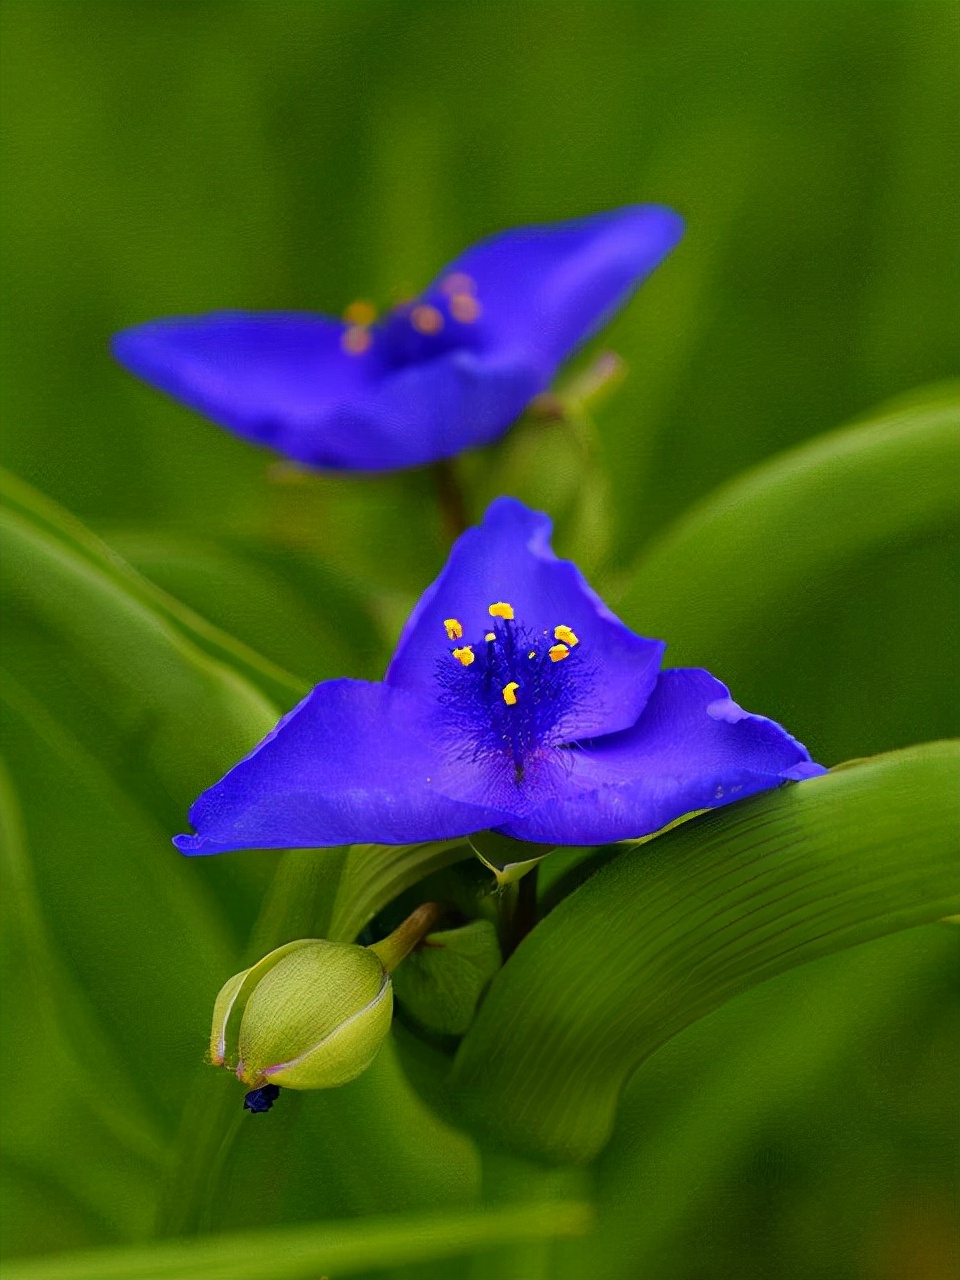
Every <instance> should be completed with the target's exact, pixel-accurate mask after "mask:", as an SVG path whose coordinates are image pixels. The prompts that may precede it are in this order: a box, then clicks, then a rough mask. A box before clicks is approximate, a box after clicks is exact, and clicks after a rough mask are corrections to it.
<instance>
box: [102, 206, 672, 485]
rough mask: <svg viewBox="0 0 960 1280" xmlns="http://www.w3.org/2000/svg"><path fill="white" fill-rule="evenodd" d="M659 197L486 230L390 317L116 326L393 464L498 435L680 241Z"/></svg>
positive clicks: (296, 430)
mask: <svg viewBox="0 0 960 1280" xmlns="http://www.w3.org/2000/svg"><path fill="white" fill-rule="evenodd" d="M682 230H683V224H682V221H681V219H680V218H679V217H678V215H677V214H675V213H673V212H671V211H670V210H669V209H663V208H660V207H658V206H656V205H634V206H629V207H627V208H625V209H618V210H615V211H613V212H610V213H601V214H597V215H595V216H593V217H588V218H582V219H579V220H576V221H571V222H559V223H554V224H550V225H546V226H536V227H522V228H518V229H516V230H512V231H505V232H503V233H502V234H500V235H496V236H492V237H490V238H489V239H487V240H481V241H480V242H479V243H478V244H476V245H474V246H473V247H472V248H470V249H467V250H466V251H465V252H464V253H463V254H461V255H460V257H459V258H457V259H455V261H453V262H452V263H450V265H449V266H448V267H446V268H444V270H443V271H442V272H441V273H440V275H439V276H438V277H437V278H436V279H435V280H434V281H433V283H432V284H431V285H429V286H428V288H427V289H426V290H425V291H424V293H422V294H421V295H420V297H418V298H415V299H414V300H413V301H412V302H408V303H404V304H403V305H402V306H400V307H397V308H396V309H395V310H393V311H391V312H390V313H389V314H387V315H385V316H384V317H383V319H380V320H378V319H377V317H376V312H375V310H374V308H373V307H372V306H371V305H370V304H369V303H353V304H352V305H351V306H350V307H348V308H347V311H346V314H345V317H344V319H343V320H342V321H341V320H336V319H331V318H329V317H327V316H321V315H313V314H310V313H307V312H263V313H256V312H242V311H231V312H226V311H224V312H214V313H212V314H210V315H201V316H183V317H176V318H171V319H164V320H154V321H151V322H149V323H147V324H141V325H137V326H135V327H134V328H131V329H126V330H124V331H123V332H122V333H119V334H117V336H116V337H115V338H114V340H113V353H114V355H115V356H116V358H117V360H119V362H120V363H121V364H122V365H124V367H125V368H127V369H129V370H130V371H131V372H132V373H135V374H137V376H138V377H140V378H142V379H143V380H144V381H145V382H149V383H151V384H152V385H153V386H155V387H158V388H159V389H160V390H161V391H166V392H167V393H168V394H169V395H171V396H174V397H175V398H176V399H178V400H182V401H183V402H184V404H187V405H189V406H190V408H192V409H196V410H197V411H198V412H199V413H202V414H204V415H205V416H206V417H208V418H211V419H212V420H213V421H214V422H217V423H219V424H220V425H221V426H223V427H227V428H228V429H229V430H230V431H233V432H235V433H236V434H237V435H240V436H243V437H244V438H245V439H248V440H253V441H255V442H256V443H258V444H263V445H268V446H269V447H270V448H272V449H276V450H277V451H278V452H280V453H282V454H285V455H286V456H287V457H288V458H292V459H294V460H295V461H296V462H299V463H303V464H305V465H307V466H310V467H322V468H336V469H345V470H355V471H387V470H395V469H397V468H401V467H410V466H416V465H419V464H421V463H427V462H433V461H435V460H436V459H439V458H446V457H450V456H452V455H453V454H456V453H459V452H460V451H461V450H463V449H468V448H470V447H472V446H475V445H482V444H486V443H488V442H489V441H491V440H494V439H496V438H497V436H499V435H501V434H502V433H503V432H504V431H505V430H506V429H507V428H508V427H509V426H510V424H511V423H512V422H513V421H514V420H515V419H516V418H517V417H519V415H520V414H521V413H522V412H523V410H524V408H525V406H526V405H527V404H528V403H529V401H530V400H531V399H532V398H533V397H534V396H536V395H537V394H539V393H540V392H542V391H544V390H545V389H546V388H547V387H548V386H549V385H550V383H551V381H552V379H553V376H554V374H555V373H556V371H557V369H558V367H559V366H560V364H562V362H563V361H564V360H565V359H566V358H567V357H568V356H569V355H570V353H571V352H572V351H573V350H574V349H575V348H576V347H577V346H578V345H579V344H580V343H581V342H583V341H584V339H586V338H588V337H589V336H590V335H591V334H592V333H594V332H595V331H596V330H597V329H598V328H599V327H600V326H601V325H602V324H603V323H604V321H605V320H607V319H608V318H609V317H610V316H611V315H612V314H613V312H614V311H616V309H617V308H618V307H620V306H621V305H622V304H623V303H624V302H625V301H626V300H627V298H629V296H630V294H631V293H632V292H633V290H634V289H635V288H636V287H637V285H639V284H640V282H641V281H642V280H643V279H644V277H645V276H646V275H648V274H649V272H650V271H652V270H653V268H654V267H655V266H657V264H658V263H659V262H660V261H661V260H662V259H663V258H664V257H665V256H666V254H667V253H668V252H669V251H670V250H671V249H672V248H673V246H674V245H675V244H676V243H677V241H678V240H679V239H680V236H681V234H682Z"/></svg>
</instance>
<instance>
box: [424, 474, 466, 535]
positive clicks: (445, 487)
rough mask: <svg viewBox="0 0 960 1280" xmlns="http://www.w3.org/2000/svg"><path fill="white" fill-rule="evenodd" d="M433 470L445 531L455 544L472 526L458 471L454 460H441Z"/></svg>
mask: <svg viewBox="0 0 960 1280" xmlns="http://www.w3.org/2000/svg"><path fill="white" fill-rule="evenodd" d="M431 470H432V471H433V478H434V482H435V483H436V486H437V501H438V502H439V504H440V513H441V515H442V516H443V525H444V531H445V533H446V534H447V537H448V538H449V539H450V541H451V542H453V541H454V540H455V539H456V538H459V537H460V535H461V533H463V532H464V531H465V530H466V529H467V528H469V525H470V517H469V516H468V515H467V504H466V500H465V499H464V495H463V489H462V488H461V486H460V481H459V479H458V478H457V469H456V466H455V465H454V462H453V459H452V458H441V459H440V461H439V462H435V463H434V464H433V467H432V468H431Z"/></svg>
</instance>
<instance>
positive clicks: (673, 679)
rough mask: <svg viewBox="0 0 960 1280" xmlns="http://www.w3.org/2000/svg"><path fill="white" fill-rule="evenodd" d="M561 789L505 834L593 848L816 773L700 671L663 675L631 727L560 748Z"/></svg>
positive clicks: (786, 740) (780, 733)
mask: <svg viewBox="0 0 960 1280" xmlns="http://www.w3.org/2000/svg"><path fill="white" fill-rule="evenodd" d="M564 754H565V755H566V756H567V757H568V760H567V770H566V776H565V779H564V782H563V784H562V791H561V790H560V788H559V787H558V788H557V793H555V794H554V795H552V796H551V797H550V800H549V803H547V804H544V805H542V806H541V807H540V808H538V809H536V810H534V811H533V812H532V813H530V814H529V815H528V816H526V817H524V818H522V819H520V820H519V821H514V822H512V823H506V824H504V825H503V826H502V827H501V828H500V830H501V831H502V832H503V833H504V834H505V835H510V836H514V837H516V838H517V839H521V840H533V841H536V842H538V843H544V844H551V843H552V844H572V845H576V844H603V843H607V842H609V841H613V840H627V839H631V838H635V837H638V836H643V835H649V834H650V833H651V832H654V831H659V830H660V828H661V827H665V826H666V825H667V824H668V823H670V822H673V821H674V820H675V819H677V818H680V817H682V816H683V815H684V814H687V813H692V812H694V811H695V810H698V809H715V808H718V807H719V806H721V805H725V804H730V803H731V801H734V800H740V799H742V798H743V797H744V796H749V795H752V794H753V793H754V792H756V791H764V790H767V789H768V788H770V787H776V786H779V785H780V784H781V783H783V782H784V781H788V780H793V779H800V778H806V777H813V776H815V775H816V774H819V773H824V772H825V770H824V769H823V768H821V766H819V765H816V764H814V763H813V762H812V761H811V760H810V755H809V753H808V752H807V750H806V748H805V747H803V746H802V745H801V744H800V743H799V742H797V741H796V740H795V739H794V738H792V737H791V736H790V735H789V734H788V733H787V732H786V731H785V730H784V729H782V728H781V727H780V726H779V725H778V724H776V723H775V722H774V721H773V720H767V719H766V718H765V717H763V716H756V715H750V714H749V713H748V712H745V711H743V710H741V708H739V707H738V706H737V705H736V703H734V702H733V701H732V699H731V698H730V694H729V691H728V690H727V688H726V687H725V686H724V685H722V684H721V683H720V681H719V680H715V679H714V678H713V676H711V675H710V674H709V673H708V672H706V671H700V670H697V669H680V670H672V671H664V672H662V673H661V675H660V679H659V680H658V681H657V686H656V689H655V690H654V692H653V694H652V695H651V697H650V700H649V702H648V703H647V706H646V709H645V710H644V713H643V715H642V716H641V717H640V719H639V720H638V722H637V723H636V724H635V725H634V726H633V728H631V729H628V730H626V731H625V732H623V733H617V734H613V735H611V736H609V737H607V738H601V739H598V740H596V741H593V742H588V743H584V744H583V746H582V749H572V750H569V751H567V752H565V753H564Z"/></svg>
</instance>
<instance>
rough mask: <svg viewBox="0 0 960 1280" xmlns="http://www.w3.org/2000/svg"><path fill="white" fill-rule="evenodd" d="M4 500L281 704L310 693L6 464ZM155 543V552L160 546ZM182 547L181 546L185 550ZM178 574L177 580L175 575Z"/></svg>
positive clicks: (0, 486)
mask: <svg viewBox="0 0 960 1280" xmlns="http://www.w3.org/2000/svg"><path fill="white" fill-rule="evenodd" d="M0 501H2V502H3V505H4V507H5V508H7V510H8V511H10V512H11V513H15V514H16V515H18V516H20V518H21V519H22V520H24V521H25V522H26V523H27V524H28V525H30V526H31V527H32V528H33V529H34V530H36V531H42V532H44V533H46V534H47V535H48V536H49V537H50V538H51V539H52V541H53V542H55V543H58V544H60V546H61V547H63V548H64V549H67V550H68V551H69V552H70V553H71V554H72V555H74V556H76V557H79V558H82V559H84V560H86V561H87V562H88V563H89V565H90V566H91V567H92V568H93V569H94V570H95V571H96V572H97V573H99V574H103V575H105V576H106V577H108V578H109V579H110V580H111V581H112V582H113V583H114V584H115V585H116V586H117V587H118V588H119V589H120V590H121V592H122V593H123V594H124V595H125V596H128V597H132V598H133V599H135V600H137V601H139V602H140V603H141V604H142V605H144V606H145V608H146V609H148V610H150V611H152V612H154V613H156V614H158V615H159V616H160V617H161V618H164V619H165V620H167V621H168V622H169V623H171V624H172V625H173V626H174V627H175V628H176V629H177V630H178V631H179V632H181V633H182V634H183V635H185V636H187V637H189V639H190V640H191V641H192V642H193V643H194V644H195V645H196V646H197V647H198V648H199V649H202V650H203V651H204V652H205V653H207V654H209V655H210V656H211V657H213V658H216V659H218V660H220V661H221V662H224V663H225V664H226V665H227V666H228V667H230V668H233V669H235V670H237V671H239V672H242V674H243V675H245V676H246V677H247V678H248V679H249V680H251V681H252V682H253V683H254V684H255V685H256V686H257V687H258V688H260V689H262V690H263V691H264V693H265V694H266V695H267V696H268V697H270V698H273V699H275V700H276V701H277V703H278V705H280V706H283V707H284V708H286V707H287V706H289V705H290V704H291V701H292V700H293V699H296V698H300V697H302V696H303V694H304V693H306V691H307V687H308V686H307V685H306V684H304V683H303V682H302V681H301V680H298V679H297V678H296V677H295V676H292V675H289V674H288V673H287V672H286V671H284V670H283V669H282V668H281V667H279V666H277V665H276V664H275V663H272V662H269V661H268V660H266V659H265V658H263V657H261V655H260V654H259V653H255V652H254V651H253V649H251V648H249V647H248V646H247V645H245V644H243V643H242V642H241V641H239V640H237V639H236V638H235V637H234V636H233V635H231V634H228V633H227V632H226V631H223V630H221V629H220V628H219V627H216V626H214V625H212V624H211V623H210V622H208V621H207V620H206V618H205V617H201V615H200V614H199V613H195V612H194V611H193V610H192V609H190V608H188V607H187V606H186V605H185V604H183V603H182V602H181V600H180V599H179V598H175V597H174V596H172V595H168V594H167V592H166V591H163V590H161V588H160V587H158V586H155V585H154V584H153V583H152V582H148V581H147V579H146V578H144V577H141V575H140V574H139V573H137V572H136V571H135V570H134V569H132V568H131V567H130V565H129V564H128V563H127V562H126V561H125V560H123V559H122V558H121V556H119V555H117V553H116V552H115V551H114V550H113V549H112V548H111V547H109V546H107V544H106V543H105V542H103V541H102V540H101V539H100V538H98V537H97V536H96V534H94V533H92V532H91V531H90V530H89V529H87V528H86V527H85V526H84V525H83V524H81V523H80V521H79V520H77V519H76V518H75V517H74V516H72V515H71V514H70V513H69V512H68V511H65V510H64V509H63V507H59V506H57V504H56V503H55V502H51V501H50V499H49V498H47V497H45V496H44V495H43V494H41V493H38V492H37V490H36V489H33V488H31V487H30V485H28V484H26V483H25V482H24V481H23V480H21V479H20V478H19V477H17V476H14V475H12V474H11V473H10V472H9V471H4V470H3V469H2V468H0ZM133 545H134V548H135V549H136V550H138V551H139V552H140V553H141V554H142V555H143V556H144V558H145V560H146V561H147V564H148V565H150V566H151V567H152V565H153V561H152V560H151V558H150V556H149V555H148V553H147V550H146V548H144V546H143V536H142V535H141V538H140V539H138V540H135V541H134V542H133ZM150 545H151V549H153V550H154V553H155V554H156V551H157V549H156V548H154V547H153V545H152V544H150ZM175 545H176V544H175ZM163 550H164V551H165V552H166V553H167V555H166V561H165V563H166V564H167V565H168V566H169V567H168V572H170V570H171V569H173V568H175V566H176V556H175V554H173V548H171V547H170V546H166V547H164V548H163ZM183 551H184V549H183V548H181V554H183ZM190 552H191V553H192V555H193V557H194V564H196V560H197V559H198V548H197V547H196V546H191V547H190ZM171 561H172V562H173V563H172V564H171ZM174 580H175V581H178V579H176V578H175V579H174Z"/></svg>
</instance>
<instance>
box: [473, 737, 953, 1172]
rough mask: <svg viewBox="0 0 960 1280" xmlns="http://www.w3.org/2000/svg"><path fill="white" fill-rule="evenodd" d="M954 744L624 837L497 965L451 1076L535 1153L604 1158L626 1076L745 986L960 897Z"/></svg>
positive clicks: (481, 1124)
mask: <svg viewBox="0 0 960 1280" xmlns="http://www.w3.org/2000/svg"><path fill="white" fill-rule="evenodd" d="M957 763H958V751H957V745H956V744H953V743H932V744H927V745H925V746H921V747H914V748H910V749H908V750H906V751H900V752H894V753H891V754H890V755H887V756H881V757H878V758H876V759H873V760H867V761H862V762H857V763H855V764H852V765H850V766H848V767H845V768H841V769H838V770H836V771H834V772H833V773H831V774H828V775H825V776H824V777H821V778H816V779H812V780H810V781H808V782H805V783H802V784H800V785H799V786H792V787H787V788H783V789H781V790H778V791H774V792H768V793H766V794H764V795H762V796H759V797H756V798H752V799H751V800H749V801H745V802H743V803H742V804H738V805H735V806H732V807H731V808H728V809H724V810H718V811H716V812H714V813H711V814H706V815H703V816H702V817H701V818H698V819H694V820H693V821H691V822H690V823H687V824H686V825H685V826H682V827H678V828H676V829H675V830H673V831H671V832H669V833H668V834H666V835H665V836H663V837H662V838H661V839H659V840H656V841H653V842H651V843H650V844H648V845H646V846H645V847H644V848H643V849H641V850H637V851H629V850H627V851H625V852H624V854H623V855H622V856H621V857H619V858H617V859H616V860H615V861H614V862H612V863H610V864H609V865H608V866H606V867H604V868H603V869H602V870H601V871H599V872H598V873H597V875H596V876H594V877H593V878H592V879H591V880H588V881H587V882H586V883H585V884H584V885H582V886H581V887H580V888H579V889H578V890H577V891H576V892H575V893H573V894H571V895H570V897H569V898H567V899H566V900H565V901H564V902H562V903H561V904H560V906H558V907H557V908H556V909H555V910H554V912H553V913H552V914H551V915H549V916H548V917H547V918H546V920H544V921H543V922H542V923H541V924H540V925H539V926H538V927H537V928H536V929H535V930H534V931H533V932H532V933H531V934H530V935H529V937H528V938H527V939H526V940H525V941H524V943H523V944H522V945H521V947H520V948H519V950H518V951H517V952H516V954H515V955H514V956H513V958H512V959H511V961H510V963H509V964H508V965H506V966H505V967H504V969H503V970H502V971H501V973H500V974H499V975H498V977H497V978H496V979H495V980H494V982H493V985H492V987H491V990H490V994H489V996H488V998H487V1001H486V1003H485V1004H484V1006H483V1008H482V1009H481V1011H480V1015H479V1017H478V1019H477V1021H476V1023H475V1024H474V1026H473V1027H472V1028H471V1030H470V1031H469V1032H468V1033H467V1035H466V1037H465V1038H464V1040H463V1042H462V1044H461V1047H460V1051H459V1054H458V1058H457V1060H456V1063H455V1067H454V1072H453V1078H452V1091H453V1093H454V1095H455V1098H456V1101H457V1103H458V1105H459V1108H460V1111H461V1114H462V1115H463V1116H464V1117H465V1118H466V1119H467V1121H468V1122H469V1123H470V1124H471V1125H472V1126H473V1127H474V1128H475V1129H478V1130H480V1131H481V1132H484V1133H487V1134H490V1135H493V1136H494V1137H495V1138H496V1139H497V1140H498V1141H499V1142H501V1143H502V1144H503V1145H505V1146H507V1147H510V1148H512V1149H515V1150H517V1151H519V1152H521V1153H524V1154H532V1155H535V1156H539V1157H541V1158H547V1159H551V1160H556V1161H584V1160H589V1159H591V1158H592V1157H593V1156H594V1155H596V1153H597V1152H598V1151H599V1150H600V1149H601V1148H602V1147H603V1145H604V1143H605V1142H606V1140H607V1138H608V1137H609V1134H610V1131H611V1127H612V1125H613V1120H614V1115H615V1112H616V1107H617V1099H618V1097H619V1093H620V1090H621V1088H622V1086H623V1084H624V1082H625V1081H626V1080H627V1078H628V1077H629V1076H630V1075H631V1073H632V1072H633V1071H635V1070H636V1068H637V1067H638V1066H639V1065H640V1064H641V1063H642V1062H643V1061H644V1060H645V1059H646V1058H648V1057H649V1056H650V1055H651V1054H652V1053H653V1052H654V1051H655V1050H656V1049H657V1048H658V1047H659V1046H660V1045H661V1044H663V1043H664V1042H665V1041H666V1040H668V1039H670V1037H671V1036H674V1035H676V1034H677V1033H678V1032H679V1031H682V1030H683V1028H684V1027H686V1026H688V1025H689V1024H690V1023H692V1022H694V1021H696V1020H697V1019H698V1018H701V1017H703V1016H704V1015H705V1014H707V1013H709V1012H710V1011H711V1010H713V1009H715V1008H717V1006H718V1005H720V1004H723V1003H724V1001H726V1000H729V999H731V998H732V997H733V996H735V995H736V994H737V993H738V992H740V991H743V990H746V989H747V988H749V987H751V986H753V985H755V984H756V983H758V982H762V981H763V980H764V979H766V978H769V977H772V976H773V975H774V974H777V973H782V972H783V971H785V970H787V969H790V968H792V967H794V966H795V965H799V964H803V963H805V962H806V961H808V960H813V959H816V958H817V957H818V956H823V955H829V954H830V953H831V952H835V951H839V950H842V949H843V948H845V947H851V946H856V945H857V944H858V943H861V942H866V941H869V940H870V939H872V938H877V937H881V936H883V935H884V934H888V933H892V932H894V931H896V930H897V929H905V928H910V927H911V926H913V925H918V924H922V923H925V922H927V921H932V920H936V919H939V918H941V917H943V916H945V915H948V914H951V913H952V912H954V911H956V909H957V907H956V904H957V903H960V889H958V885H957V878H956V866H955V859H956V848H957V841H958V804H957V798H956V774H957Z"/></svg>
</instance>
